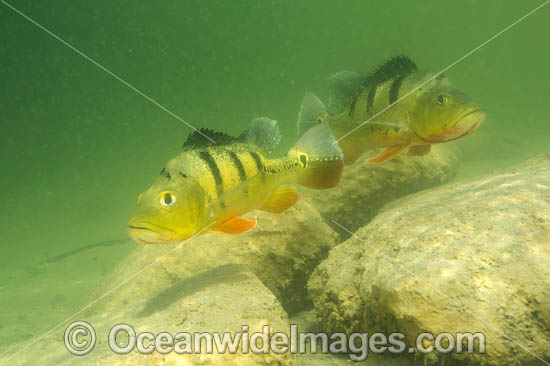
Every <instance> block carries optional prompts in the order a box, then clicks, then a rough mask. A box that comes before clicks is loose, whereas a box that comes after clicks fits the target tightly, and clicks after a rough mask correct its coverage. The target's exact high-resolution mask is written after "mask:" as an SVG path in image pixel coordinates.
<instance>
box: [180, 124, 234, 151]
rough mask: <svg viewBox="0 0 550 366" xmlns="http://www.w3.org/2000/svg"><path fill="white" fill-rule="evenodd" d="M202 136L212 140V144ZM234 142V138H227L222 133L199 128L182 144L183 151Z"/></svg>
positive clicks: (227, 136)
mask: <svg viewBox="0 0 550 366" xmlns="http://www.w3.org/2000/svg"><path fill="white" fill-rule="evenodd" d="M204 135H206V136H208V137H210V138H211V139H212V140H214V142H212V141H211V140H209V139H207V138H206V137H204ZM235 141H237V138H236V137H233V136H229V135H228V134H226V133H224V132H217V131H214V130H210V129H208V128H200V129H199V130H197V131H195V132H193V133H191V134H190V135H189V136H188V137H187V140H186V141H185V143H184V144H183V150H194V149H199V148H202V147H207V146H222V145H229V144H232V143H234V142H235Z"/></svg>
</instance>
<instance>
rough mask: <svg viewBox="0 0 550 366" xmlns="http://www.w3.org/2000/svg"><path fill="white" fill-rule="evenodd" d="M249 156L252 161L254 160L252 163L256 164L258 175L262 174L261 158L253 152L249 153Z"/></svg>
mask: <svg viewBox="0 0 550 366" xmlns="http://www.w3.org/2000/svg"><path fill="white" fill-rule="evenodd" d="M249 154H250V156H251V157H252V159H253V160H254V162H255V163H256V168H257V169H258V174H262V172H263V170H264V164H263V163H262V158H260V155H258V153H257V152H255V151H250V152H249ZM262 177H263V175H262ZM262 179H263V178H262Z"/></svg>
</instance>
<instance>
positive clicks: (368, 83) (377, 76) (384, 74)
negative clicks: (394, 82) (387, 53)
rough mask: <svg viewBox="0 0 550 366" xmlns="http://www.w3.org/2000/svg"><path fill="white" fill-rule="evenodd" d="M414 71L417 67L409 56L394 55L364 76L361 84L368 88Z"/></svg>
mask: <svg viewBox="0 0 550 366" xmlns="http://www.w3.org/2000/svg"><path fill="white" fill-rule="evenodd" d="M416 71H418V67H417V66H416V64H415V63H414V61H413V60H411V59H410V58H409V57H407V56H405V55H401V56H395V57H392V58H390V59H389V60H388V61H386V62H385V63H383V64H382V65H381V66H380V67H378V69H376V70H375V71H374V72H372V73H371V74H369V75H368V76H367V77H366V78H364V79H363V85H364V86H365V87H367V88H369V87H372V86H375V85H380V84H383V83H385V82H386V81H388V80H391V79H394V78H396V77H399V76H403V75H410V74H412V73H414V72H416Z"/></svg>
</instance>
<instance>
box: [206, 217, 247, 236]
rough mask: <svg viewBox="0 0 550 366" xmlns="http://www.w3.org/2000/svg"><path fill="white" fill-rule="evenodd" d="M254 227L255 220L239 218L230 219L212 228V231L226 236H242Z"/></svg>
mask: <svg viewBox="0 0 550 366" xmlns="http://www.w3.org/2000/svg"><path fill="white" fill-rule="evenodd" d="M255 227H256V220H247V219H243V218H241V217H237V216H235V217H232V218H230V219H229V220H226V221H224V222H222V223H220V224H217V225H216V226H214V227H213V228H212V230H213V231H218V232H221V233H226V234H242V233H245V232H247V231H250V230H252V229H254V228H255Z"/></svg>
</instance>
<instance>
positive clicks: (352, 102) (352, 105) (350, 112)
mask: <svg viewBox="0 0 550 366" xmlns="http://www.w3.org/2000/svg"><path fill="white" fill-rule="evenodd" d="M360 95H361V94H359V95H358V96H356V97H355V98H353V100H352V101H351V105H350V107H349V111H348V116H350V117H351V115H352V114H353V112H354V111H355V104H356V103H357V99H359V96H360Z"/></svg>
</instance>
